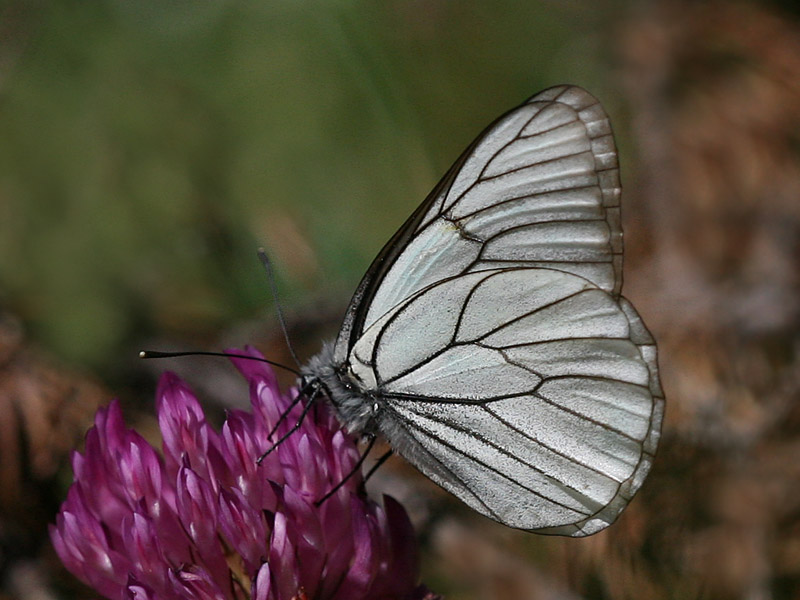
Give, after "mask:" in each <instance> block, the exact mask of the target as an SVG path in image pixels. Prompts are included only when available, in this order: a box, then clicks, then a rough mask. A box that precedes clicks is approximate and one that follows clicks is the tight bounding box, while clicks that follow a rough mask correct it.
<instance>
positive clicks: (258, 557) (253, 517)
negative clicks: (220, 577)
mask: <svg viewBox="0 0 800 600" xmlns="http://www.w3.org/2000/svg"><path fill="white" fill-rule="evenodd" d="M219 522H220V528H221V530H222V533H223V535H224V536H225V538H226V539H227V542H228V544H229V545H230V546H231V548H232V549H233V550H235V551H236V552H237V553H238V554H239V555H240V556H241V557H242V559H243V560H244V562H245V567H246V569H247V570H248V571H249V572H250V573H251V574H252V573H255V572H257V571H258V569H259V567H260V565H261V561H262V560H263V558H265V556H264V554H265V548H264V546H265V541H266V539H267V526H266V523H265V522H264V515H263V514H262V512H261V511H260V510H258V509H257V508H255V507H253V506H252V505H250V504H249V503H248V501H247V499H246V498H245V497H244V495H243V494H242V492H241V491H239V490H237V489H234V490H231V491H227V490H223V491H222V495H221V497H220V505H219Z"/></svg>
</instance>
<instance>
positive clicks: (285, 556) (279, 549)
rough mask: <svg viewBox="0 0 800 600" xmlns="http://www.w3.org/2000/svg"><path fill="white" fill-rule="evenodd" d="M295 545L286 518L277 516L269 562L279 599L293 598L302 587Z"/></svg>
mask: <svg viewBox="0 0 800 600" xmlns="http://www.w3.org/2000/svg"><path fill="white" fill-rule="evenodd" d="M294 557H295V553H294V544H292V541H291V540H290V539H289V531H288V527H287V522H286V517H285V516H284V515H283V514H282V513H277V514H276V515H275V522H274V524H273V529H272V539H271V540H270V549H269V562H270V565H271V571H272V576H273V584H274V585H275V592H276V595H277V597H278V598H280V599H281V600H283V598H292V597H293V596H294V594H295V592H296V591H297V590H298V589H299V587H300V573H299V572H298V569H297V565H296V563H295V558H294Z"/></svg>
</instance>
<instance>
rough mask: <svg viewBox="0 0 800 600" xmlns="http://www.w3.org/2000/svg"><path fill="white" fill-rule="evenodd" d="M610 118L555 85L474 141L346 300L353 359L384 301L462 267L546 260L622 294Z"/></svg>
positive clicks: (339, 352) (346, 333)
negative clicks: (354, 351)
mask: <svg viewBox="0 0 800 600" xmlns="http://www.w3.org/2000/svg"><path fill="white" fill-rule="evenodd" d="M619 196H620V186H619V171H618V168H617V155H616V149H615V147H614V140H613V136H612V133H611V126H610V124H609V122H608V117H607V116H606V114H605V111H604V110H603V108H602V106H600V104H599V102H598V101H597V100H596V99H595V98H594V97H593V96H591V95H590V94H589V93H588V92H586V91H585V90H583V89H581V88H578V87H574V86H559V87H554V88H550V89H548V90H545V91H543V92H541V93H539V94H537V95H536V96H534V97H533V98H531V99H530V100H528V101H527V102H526V103H525V104H523V105H521V106H519V107H518V108H515V109H514V110H512V111H510V112H508V113H507V114H505V115H503V116H502V117H500V118H499V119H498V120H497V121H495V122H494V123H493V124H492V125H490V126H489V127H488V128H487V129H486V130H485V131H484V132H483V133H482V134H481V135H480V136H479V137H478V138H477V139H476V140H475V142H473V144H472V145H471V146H470V147H469V148H467V150H466V151H465V152H464V154H462V156H461V157H460V158H459V159H458V160H457V161H456V163H455V164H454V165H453V167H452V168H451V169H450V170H449V171H448V173H447V174H446V175H445V177H444V178H442V180H441V181H440V182H439V184H438V185H437V186H436V188H434V190H433V191H432V192H431V194H430V195H429V196H428V198H427V199H426V200H425V201H424V202H423V203H422V205H420V207H419V208H418V209H417V210H416V211H415V212H414V214H412V215H411V217H410V218H409V219H408V220H407V221H406V223H405V224H404V225H403V227H401V228H400V230H399V231H398V232H397V233H396V234H395V236H394V237H393V238H392V239H391V240H390V241H389V242H388V243H387V244H386V246H384V248H383V250H382V251H381V252H380V253H379V255H378V256H377V258H376V259H375V261H374V262H373V264H372V266H371V267H370V269H369V270H368V271H367V274H366V275H365V277H364V279H363V280H362V282H361V284H360V285H359V287H358V289H357V290H356V293H355V294H354V296H353V299H352V301H351V303H350V306H349V308H348V310H347V313H346V316H345V320H344V323H343V325H342V328H341V330H340V334H339V337H338V339H337V343H336V347H335V351H334V355H335V357H336V358H337V359H338V360H340V361H343V360H345V359H346V358H347V354H348V353H349V351H350V349H351V348H352V347H353V345H354V344H355V342H356V340H357V339H358V338H359V337H360V336H361V334H362V333H363V332H364V331H365V330H366V329H367V328H368V327H369V326H370V325H371V324H372V323H374V322H375V321H376V320H377V319H378V318H380V317H381V316H382V315H383V314H384V313H385V312H386V311H388V310H390V309H391V308H392V307H394V306H396V305H397V304H398V303H399V302H401V301H402V300H404V299H405V298H408V297H410V296H411V295H413V294H414V293H415V292H417V291H419V290H421V289H423V288H424V287H426V286H428V285H430V284H432V283H435V282H437V281H441V280H442V279H445V278H447V277H453V276H455V275H459V274H462V273H467V272H471V271H477V270H483V269H489V268H494V267H498V266H502V267H514V266H526V267H534V266H546V267H550V268H557V269H561V270H564V271H566V272H569V273H575V274H578V275H581V276H583V277H586V278H588V279H590V280H591V281H593V282H594V283H595V284H596V285H598V287H600V288H602V289H605V290H607V291H609V292H611V293H613V294H617V295H618V294H619V290H620V287H621V285H622V276H621V273H622V230H621V228H620V216H619Z"/></svg>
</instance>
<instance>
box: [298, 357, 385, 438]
mask: <svg viewBox="0 0 800 600" xmlns="http://www.w3.org/2000/svg"><path fill="white" fill-rule="evenodd" d="M300 384H301V386H303V388H302V389H304V390H306V391H307V392H308V393H315V394H320V393H322V392H324V395H325V396H326V397H327V398H328V399H329V400H330V402H331V404H332V405H333V407H334V409H335V410H336V416H337V417H338V419H339V421H340V422H341V423H342V425H343V426H344V427H345V428H346V429H347V431H348V432H350V433H353V434H375V433H378V429H379V428H378V423H377V419H378V417H379V416H380V412H381V411H380V402H379V401H378V398H377V397H376V396H375V394H373V393H372V392H371V391H370V390H369V388H368V386H365V385H364V383H363V382H362V381H360V378H359V377H358V376H357V375H356V374H355V373H354V372H353V369H352V368H351V367H350V364H349V362H348V361H347V360H345V361H336V360H334V356H333V346H332V345H329V344H326V345H325V346H324V347H323V348H322V351H321V352H320V353H319V354H317V355H316V356H314V357H313V358H312V359H311V360H309V361H308V364H307V365H306V366H305V367H303V369H302V370H301V378H300ZM306 386H307V387H306Z"/></svg>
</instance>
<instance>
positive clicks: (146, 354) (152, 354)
mask: <svg viewBox="0 0 800 600" xmlns="http://www.w3.org/2000/svg"><path fill="white" fill-rule="evenodd" d="M177 356H224V357H225V358H244V359H245V360H255V361H258V362H263V363H267V364H268V365H272V366H273V367H278V368H279V369H284V370H285V371H289V372H290V373H294V374H295V375H297V376H298V377H299V376H300V371H298V370H297V369H295V368H293V367H287V366H286V365H282V364H281V363H276V362H274V361H271V360H267V359H266V358H262V357H260V356H250V355H249V354H235V353H233V352H206V351H203V350H191V351H188V352H159V351H157V350H142V351H141V352H139V358H175V357H177Z"/></svg>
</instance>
